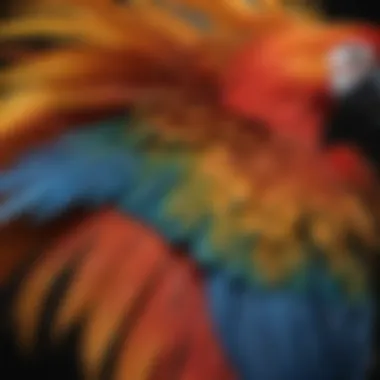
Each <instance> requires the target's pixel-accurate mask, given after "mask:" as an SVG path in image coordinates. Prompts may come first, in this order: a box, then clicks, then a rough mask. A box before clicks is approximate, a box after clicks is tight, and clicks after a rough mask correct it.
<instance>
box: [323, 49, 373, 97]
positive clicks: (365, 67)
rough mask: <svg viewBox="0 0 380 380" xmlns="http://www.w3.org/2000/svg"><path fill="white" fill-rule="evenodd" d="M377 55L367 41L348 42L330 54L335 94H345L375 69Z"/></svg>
mask: <svg viewBox="0 0 380 380" xmlns="http://www.w3.org/2000/svg"><path fill="white" fill-rule="evenodd" d="M375 64H376V56H375V52H374V50H373V48H372V47H371V46H370V45H367V44H365V43H358V42H356V43H355V42H352V43H346V44H343V45H340V46H338V47H336V48H334V49H333V50H332V51H331V52H330V54H329V55H328V68H329V72H330V75H329V77H330V88H331V91H332V92H333V94H336V95H338V96H342V95H345V94H347V93H349V92H350V91H351V90H353V89H354V88H355V87H356V86H357V85H358V84H359V83H360V82H361V81H362V80H364V79H365V78H366V77H367V76H368V75H370V74H371V72H372V71H373V70H374V68H375Z"/></svg>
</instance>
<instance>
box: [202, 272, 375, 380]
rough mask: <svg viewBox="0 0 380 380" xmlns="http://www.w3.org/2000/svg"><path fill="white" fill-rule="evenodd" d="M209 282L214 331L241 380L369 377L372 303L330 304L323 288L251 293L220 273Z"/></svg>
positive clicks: (312, 285)
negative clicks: (367, 373)
mask: <svg viewBox="0 0 380 380" xmlns="http://www.w3.org/2000/svg"><path fill="white" fill-rule="evenodd" d="M205 277H206V281H205V291H206V294H207V299H208V304H209V308H210V311H211V315H212V317H213V321H214V325H215V330H216V332H217V334H218V335H219V337H220V340H221V342H222V344H223V346H224V348H225V349H226V351H227V354H228V357H229V358H230V359H231V361H232V363H233V364H234V366H235V368H236V369H237V370H238V373H239V374H240V376H241V377H240V379H243V380H363V379H364V378H365V373H366V369H367V368H368V365H369V359H370V350H371V344H370V343H371V322H372V307H371V304H370V302H369V300H368V299H367V300H364V299H362V301H361V302H359V303H350V302H347V301H344V300H342V299H340V300H339V299H336V298H335V299H331V298H330V295H329V294H328V292H325V290H324V289H323V288H321V287H319V285H320V281H316V282H314V281H310V283H309V285H308V286H305V287H304V289H303V291H302V292H294V291H292V290H289V289H259V288H254V287H247V285H246V284H244V283H237V282H236V281H233V280H232V279H231V278H230V277H229V276H228V274H226V273H224V272H223V271H221V270H218V271H213V272H212V273H210V274H208V275H207V276H205Z"/></svg>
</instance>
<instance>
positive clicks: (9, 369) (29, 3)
mask: <svg viewBox="0 0 380 380" xmlns="http://www.w3.org/2000/svg"><path fill="white" fill-rule="evenodd" d="M52 1H54V0H0V18H2V19H4V18H7V17H9V16H10V15H12V14H18V13H23V12H28V10H30V9H32V8H33V7H35V6H40V5H43V4H44V3H49V2H52ZM115 1H117V0H115ZM205 1H211V0H205ZM231 1H233V0H231ZM311 1H312V0H311ZM312 3H313V5H315V6H316V7H318V8H319V9H320V10H322V11H323V12H324V13H325V14H326V15H327V16H328V17H330V18H333V19H357V20H364V21H366V22H370V23H378V24H380V11H379V10H378V9H377V8H378V4H376V3H378V2H377V1H375V0H317V1H312ZM0 53H1V54H0V57H2V56H3V55H4V54H6V52H4V51H3V52H0ZM374 270H375V271H376V273H380V265H378V267H377V268H374ZM374 281H375V284H374V289H375V291H376V292H377V294H378V299H380V280H379V278H377V276H374ZM10 295H11V289H0V379H1V380H8V379H9V380H11V379H12V380H18V379H24V378H26V377H35V378H38V379H40V380H44V379H49V380H53V379H54V380H60V379H62V380H63V379H73V380H74V379H79V377H78V374H77V370H76V363H75V352H73V350H72V349H71V348H70V347H72V343H73V342H74V341H75V331H73V334H72V337H70V339H69V340H68V341H67V342H65V343H64V344H63V345H62V347H60V348H59V350H58V351H59V355H58V356H57V355H54V358H53V357H52V355H50V354H49V353H48V352H45V353H43V355H42V356H41V359H36V360H35V361H34V362H33V363H32V362H26V361H25V360H22V359H21V358H20V357H19V356H17V355H16V351H17V350H16V347H14V346H13V345H12V344H11V342H10V339H9V336H8V330H9V329H8V328H7V326H6V325H5V324H4V323H1V322H3V321H1V318H2V317H3V316H4V313H3V308H2V306H1V305H4V303H5V302H6V300H7V299H8V298H9V296H10ZM379 325H380V323H378V326H379ZM43 333H44V332H43V331H42V332H41V334H43ZM379 337H380V331H379V330H378V331H377V333H376V334H375V336H374V340H375V342H374V343H375V348H374V358H375V357H378V355H377V354H376V352H378V351H380V350H379V349H378V348H379V347H380V339H379ZM57 357H58V359H57ZM378 362H379V361H378V360H376V359H374V363H378ZM376 367H377V368H376ZM369 379H370V380H377V379H380V366H379V365H377V366H376V364H375V365H374V367H373V368H372V371H371V374H370V376H369ZM305 380H306V379H305ZM339 380H345V379H339Z"/></svg>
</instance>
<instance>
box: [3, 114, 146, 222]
mask: <svg viewBox="0 0 380 380" xmlns="http://www.w3.org/2000/svg"><path fill="white" fill-rule="evenodd" d="M124 125H125V119H116V120H113V121H109V122H107V123H105V124H104V123H103V124H98V125H94V126H91V128H84V129H81V130H80V131H75V132H69V133H67V134H66V135H63V136H62V137H61V138H60V139H59V140H58V141H56V142H54V143H49V144H48V145H46V146H43V147H41V148H39V149H38V150H35V151H32V152H29V153H28V154H26V155H25V156H23V157H22V158H21V159H20V160H19V162H18V163H17V164H16V165H15V166H13V167H12V168H10V169H9V170H6V171H3V172H1V173H0V193H1V194H2V195H3V196H4V198H5V199H3V204H2V205H1V206H0V221H2V222H6V221H9V220H11V219H14V218H16V217H18V216H20V214H30V215H33V216H35V217H36V218H37V219H46V218H51V217H55V216H57V215H59V214H60V213H61V212H63V211H64V210H65V209H66V208H68V207H70V206H73V205H75V204H78V203H80V204H84V205H86V204H87V205H101V204H102V203H108V202H111V201H113V200H114V199H117V198H118V197H121V196H122V194H123V193H124V192H125V191H126V189H127V188H128V186H130V185H131V183H132V182H133V179H134V178H135V176H136V174H137V173H138V170H139V166H140V162H139V160H138V158H137V157H136V156H135V155H133V154H131V153H128V151H127V150H126V149H125V147H124V146H123V144H122V137H121V132H122V131H123V127H124Z"/></svg>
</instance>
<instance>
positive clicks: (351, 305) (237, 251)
mask: <svg viewBox="0 0 380 380" xmlns="http://www.w3.org/2000/svg"><path fill="white" fill-rule="evenodd" d="M184 3H186V4H187V5H189V4H192V5H193V6H194V5H197V6H198V8H200V9H202V4H201V3H198V2H196V1H188V2H184ZM188 3H189V4H188ZM225 6H226V5H225V4H224V3H223V2H221V4H220V5H219V7H218V6H215V7H212V12H211V13H210V16H214V18H215V20H214V21H215V22H216V24H218V23H219V27H220V30H218V29H215V30H213V31H212V32H211V33H210V34H207V33H206V34H204V33H205V32H204V31H200V30H199V29H197V28H196V27H194V25H184V26H183V27H182V29H181V30H180V31H179V33H178V35H176V36H174V35H173V33H172V32H173V30H174V29H175V27H176V26H177V24H178V20H177V19H176V18H175V19H173V18H170V15H168V14H166V15H165V14H162V12H161V11H158V10H155V8H154V6H152V7H150V8H149V7H148V8H144V7H142V8H141V7H139V6H136V7H132V8H131V9H128V10H127V9H123V10H122V11H121V10H120V9H119V8H115V7H114V6H112V5H110V4H108V3H107V4H106V3H103V2H102V3H101V2H94V4H93V5H92V7H89V8H86V7H84V8H83V9H81V12H82V13H80V14H81V18H80V19H79V18H78V16H75V15H74V14H69V15H67V16H65V17H66V18H65V17H63V16H62V17H61V16H60V20H59V23H56V24H53V23H52V21H53V19H48V18H47V19H46V18H41V19H37V20H29V21H28V22H24V24H22V22H21V21H20V22H15V23H11V24H9V25H8V28H7V29H5V30H4V32H1V33H0V42H1V41H2V40H9V39H20V38H21V39H22V38H23V37H24V36H29V35H48V36H54V37H59V38H62V37H68V38H70V39H72V37H73V36H75V37H78V39H76V40H75V39H74V40H73V41H72V43H71V44H70V43H69V44H68V46H63V47H60V48H58V49H56V50H53V51H51V52H45V53H43V54H42V55H41V57H39V58H38V57H37V58H36V57H32V58H31V59H29V60H26V61H25V62H23V63H21V65H19V66H16V67H11V68H9V69H7V70H6V71H5V72H4V73H3V74H1V75H0V83H2V84H4V85H5V86H6V87H7V88H8V89H9V93H8V95H7V97H6V98H5V99H4V101H2V103H1V108H0V144H1V146H2V147H3V146H4V152H3V153H1V155H0V159H1V163H2V167H1V171H0V192H1V194H2V195H3V196H4V200H3V202H2V204H1V206H0V221H1V222H2V223H9V222H11V221H14V220H17V219H19V218H20V217H28V218H29V223H31V224H32V225H33V224H36V223H37V224H39V225H40V226H46V225H47V224H49V223H50V221H51V220H55V219H57V218H59V217H60V216H61V215H62V213H63V212H66V211H67V210H71V211H73V212H74V211H75V209H76V208H77V207H81V208H84V209H85V215H84V216H83V217H82V218H80V221H79V227H78V224H77V223H78V221H76V223H74V222H73V224H72V225H71V227H70V226H69V228H68V230H66V228H63V229H62V234H63V237H61V238H59V239H58V240H57V241H56V242H53V243H52V248H51V249H43V250H42V251H43V252H42V253H41V258H40V260H39V261H38V262H37V263H36V264H35V265H32V267H31V268H30V270H29V271H28V274H27V275H26V276H25V279H24V282H23V284H22V285H21V287H20V289H19V292H18V294H17V295H16V296H15V299H16V301H15V305H13V306H12V317H13V319H14V321H15V332H16V336H17V339H19V341H20V342H21V343H22V344H23V345H24V346H25V347H27V348H28V349H29V351H30V350H31V349H33V347H34V346H35V344H36V342H37V341H38V340H39V338H38V331H40V329H41V326H42V325H43V324H44V323H45V320H46V318H45V317H44V309H45V308H46V304H48V300H49V299H50V296H49V294H53V293H51V292H52V289H53V288H54V285H55V284H58V283H59V284H61V282H60V280H62V283H63V290H61V291H60V292H59V293H60V294H59V297H58V300H57V301H56V302H55V303H54V305H55V311H54V318H53V319H52V321H51V322H50V323H49V324H48V327H47V329H48V336H49V339H48V340H49V341H50V340H51V341H53V342H54V341H57V340H58V341H59V340H60V339H62V337H63V336H65V335H67V334H68V331H69V330H70V329H72V328H73V326H75V325H77V324H80V326H81V338H80V343H79V351H80V357H81V358H82V363H83V368H84V373H85V375H86V378H97V377H99V376H103V375H104V376H105V378H110V379H111V378H113V379H120V380H124V379H129V378H133V379H136V380H137V379H157V380H158V379H161V378H162V379H165V380H166V379H169V378H171V376H172V377H173V378H179V379H188V380H191V379H197V380H203V379H204V380H214V379H215V380H216V379H217V380H222V379H224V378H226V379H232V378H233V376H235V374H232V372H231V370H230V368H233V370H234V372H236V376H237V378H242V379H244V380H245V379H247V380H248V379H249V380H251V379H254V380H256V379H257V380H267V379H268V380H269V379H273V380H277V379H284V380H287V379H292V380H298V379H300V380H301V379H306V378H307V379H315V380H320V379H331V380H333V379H337V378H344V379H351V378H352V379H355V380H356V379H362V378H363V376H364V373H365V371H366V367H367V362H368V357H369V349H370V334H371V328H372V315H373V312H372V299H371V296H370V292H369V288H368V276H367V267H366V264H367V258H368V256H369V255H370V254H371V252H372V251H373V250H374V249H376V247H377V244H378V241H377V240H378V239H377V234H378V216H379V212H378V210H379V209H378V192H377V188H378V187H377V186H378V178H377V176H376V172H375V171H374V170H373V166H374V165H376V163H371V162H369V161H368V160H367V158H366V157H365V156H363V152H362V151H360V150H358V149H356V148H354V147H352V146H351V145H347V144H344V143H343V144H342V146H341V147H334V148H333V149H330V148H329V149H328V148H326V147H325V146H324V145H323V141H322V137H323V127H324V124H325V123H326V120H327V118H328V115H329V105H331V103H332V101H333V99H332V98H331V94H329V92H328V88H327V86H328V77H327V76H328V73H327V71H326V68H325V66H324V65H325V63H324V62H325V61H324V59H325V58H326V56H327V53H328V52H329V50H330V49H331V48H333V47H334V46H335V45H339V44H342V43H343V42H345V41H346V40H349V41H350V40H352V39H355V40H359V41H367V42H368V43H370V44H371V45H373V46H375V47H376V48H377V45H376V44H377V43H378V40H377V35H378V31H377V30H372V29H371V28H367V27H361V26H356V25H348V26H346V25H337V26H335V25H330V24H327V23H324V22H322V21H321V20H319V19H318V18H316V17H312V16H309V15H308V16H306V15H304V16H303V17H302V16H297V15H294V14H292V13H287V12H286V11H283V10H277V11H275V10H273V11H270V10H268V12H267V13H264V14H262V13H258V14H257V13H254V12H253V13H250V12H249V11H248V9H246V10H245V11H244V12H241V11H238V9H236V10H234V9H232V8H231V9H230V11H229V13H226V12H225ZM219 8H220V9H219ZM203 10H204V9H203ZM207 10H208V11H210V9H207ZM176 12H177V10H176V11H175V12H174V13H176ZM228 15H229V16H228ZM261 16H262V17H261ZM55 17H57V16H55ZM260 17H261V18H260ZM239 20H240V21H239ZM24 21H25V20H24ZM197 23H198V22H197V21H195V24H197ZM97 28H98V29H97ZM95 29H96V30H95ZM132 37H133V38H132ZM247 38H250V39H251V40H252V41H253V42H247V41H246V40H247ZM264 61H265V62H264ZM20 139H21V141H22V143H16V142H17V141H18V140H20ZM13 147H15V148H14V149H13ZM105 207H106V208H107V210H108V211H101V210H103V209H104V208H105ZM93 213H94V215H93ZM63 230H65V231H63ZM158 236H160V237H158ZM54 240H55V239H54ZM163 240H164V241H165V242H164V241H163ZM177 247H184V248H180V249H178V248H177ZM179 251H181V252H182V253H183V254H182V255H180V254H179V253H180V252H179ZM195 267H196V272H194V271H195V269H194V268H195ZM195 273H196V274H195ZM67 276H68V277H67ZM120 331H121V332H122V334H121V338H120V340H119V339H116V338H117V335H119V333H120ZM36 334H37V335H36ZM50 343H51V342H50ZM109 362H111V366H110V367H109V365H108V364H107V363H109ZM104 371H105V372H104Z"/></svg>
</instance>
